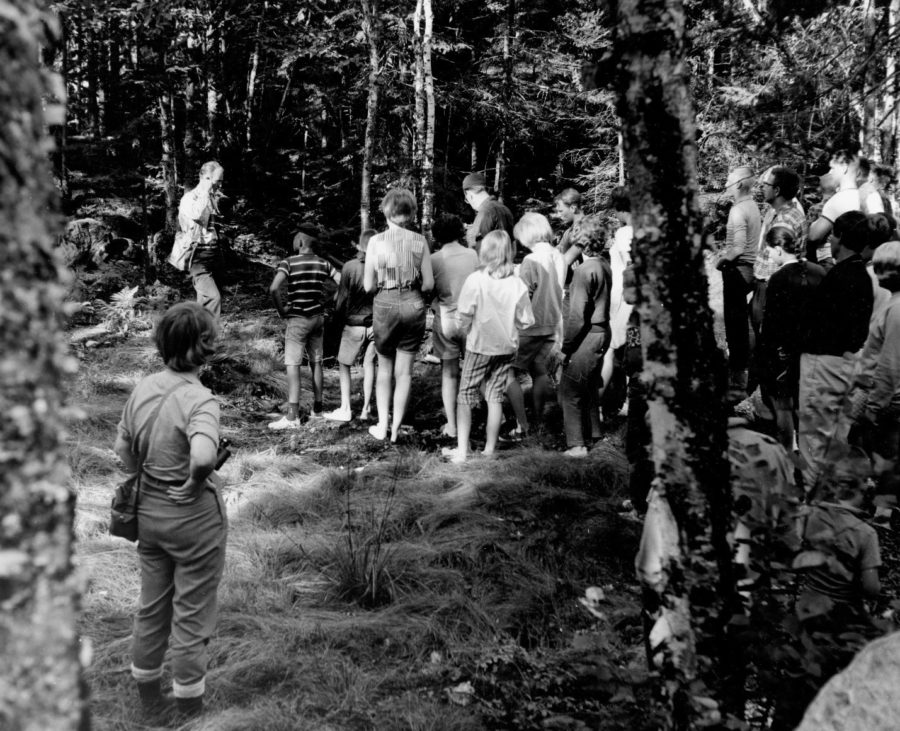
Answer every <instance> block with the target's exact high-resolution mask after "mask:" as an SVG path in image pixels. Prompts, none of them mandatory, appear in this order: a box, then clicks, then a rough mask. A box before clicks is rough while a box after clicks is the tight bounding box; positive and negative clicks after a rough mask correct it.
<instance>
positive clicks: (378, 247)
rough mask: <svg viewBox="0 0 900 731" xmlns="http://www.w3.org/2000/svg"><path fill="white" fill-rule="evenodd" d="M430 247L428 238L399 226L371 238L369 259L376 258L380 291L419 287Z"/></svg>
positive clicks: (376, 271) (375, 265)
mask: <svg viewBox="0 0 900 731" xmlns="http://www.w3.org/2000/svg"><path fill="white" fill-rule="evenodd" d="M427 246H428V244H427V242H426V241H425V237H424V236H422V235H421V234H417V233H416V232H415V231H410V230H408V229H405V228H400V227H399V226H390V227H389V228H388V229H387V230H386V231H382V232H381V233H378V234H375V235H374V236H373V237H372V238H371V239H369V246H368V248H367V249H366V258H368V257H372V262H373V264H374V269H375V281H376V283H377V285H378V289H398V288H403V289H409V288H417V287H418V286H419V285H420V284H421V281H422V258H423V257H424V255H425V249H426V247H427Z"/></svg>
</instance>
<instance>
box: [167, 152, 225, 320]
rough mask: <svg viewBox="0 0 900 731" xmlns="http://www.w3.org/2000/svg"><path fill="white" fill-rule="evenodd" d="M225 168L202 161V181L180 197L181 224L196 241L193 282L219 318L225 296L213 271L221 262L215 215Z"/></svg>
mask: <svg viewBox="0 0 900 731" xmlns="http://www.w3.org/2000/svg"><path fill="white" fill-rule="evenodd" d="M224 173H225V169H224V168H223V167H222V166H221V165H220V164H219V163H217V162H215V161H214V160H213V161H210V162H206V163H203V166H202V167H201V168H200V182H198V183H197V187H196V188H194V189H193V190H189V191H188V192H187V193H185V194H184V195H183V196H182V197H181V202H180V203H179V205H178V227H179V228H180V229H181V231H182V233H184V234H186V235H187V236H190V240H191V241H192V242H194V244H196V248H195V249H194V253H193V257H192V258H191V268H190V273H191V281H192V282H193V283H194V289H195V290H196V291H197V302H199V303H200V304H201V305H202V306H203V307H204V308H206V309H207V310H209V312H211V313H212V315H213V317H215V318H216V321H218V319H219V317H220V316H221V314H222V297H221V295H220V294H219V288H218V287H217V286H216V280H215V279H214V278H213V270H214V269H215V268H216V265H217V264H218V261H219V239H218V235H217V234H216V230H215V227H214V225H213V217H214V216H217V215H218V213H219V206H218V202H219V199H220V197H221V193H220V192H219V188H220V186H221V185H222V176H223V175H224Z"/></svg>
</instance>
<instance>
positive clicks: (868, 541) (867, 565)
mask: <svg viewBox="0 0 900 731" xmlns="http://www.w3.org/2000/svg"><path fill="white" fill-rule="evenodd" d="M803 536H804V538H805V539H806V540H807V541H809V542H810V543H811V544H812V546H813V547H814V548H815V547H817V546H818V545H819V544H820V543H821V544H823V546H822V547H823V548H824V549H825V550H827V551H828V552H829V553H833V554H834V555H835V557H836V558H837V560H838V562H839V563H840V565H841V566H842V567H843V569H844V570H845V571H846V572H847V574H849V575H850V577H851V578H847V576H843V575H841V573H843V572H841V573H838V572H835V571H832V570H830V568H829V567H828V566H827V565H824V566H817V567H815V568H814V569H811V570H810V572H809V574H808V576H807V586H808V587H809V588H810V589H812V590H814V591H817V592H819V593H820V594H824V595H825V596H827V597H830V598H832V599H835V600H837V601H844V602H849V603H851V604H857V603H859V602H860V601H861V599H862V591H861V586H860V577H861V575H862V572H863V571H867V570H870V569H877V568H878V567H879V566H881V552H880V550H879V547H878V534H877V533H876V532H875V529H874V528H873V527H872V526H870V525H869V524H868V523H866V522H865V521H863V520H861V519H860V518H859V517H858V516H857V514H856V511H855V510H853V508H850V507H844V506H842V505H838V504H835V503H824V502H823V503H819V504H817V505H813V506H812V507H811V509H810V514H809V517H808V519H807V521H806V528H805V529H804V531H803Z"/></svg>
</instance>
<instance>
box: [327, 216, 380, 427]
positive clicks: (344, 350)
mask: <svg viewBox="0 0 900 731" xmlns="http://www.w3.org/2000/svg"><path fill="white" fill-rule="evenodd" d="M374 235H375V229H371V228H367V229H366V230H365V231H363V232H362V233H361V234H360V235H359V241H358V242H357V244H356V252H357V253H356V256H354V257H353V258H352V259H351V260H350V261H348V262H347V263H346V264H344V266H343V267H342V268H341V283H340V286H339V287H338V291H337V295H336V297H335V313H336V314H338V315H339V316H341V317H343V320H344V329H343V331H342V332H341V346H340V349H339V350H338V357H337V361H338V369H339V372H340V379H341V405H340V408H337V409H335V410H334V411H329V412H327V413H326V414H325V418H326V419H329V420H331V421H343V422H347V421H350V420H351V419H353V412H352V411H351V409H350V368H351V367H352V366H353V364H354V363H356V359H357V358H358V357H359V354H360V351H363V407H362V411H361V412H360V415H359V418H360V420H361V421H368V420H369V419H371V418H372V412H371V408H370V402H371V398H372V387H373V386H374V385H375V341H374V338H373V333H372V300H373V299H374V295H373V294H371V293H370V292H366V290H365V289H364V288H363V269H364V266H365V264H364V262H365V260H366V247H367V246H368V244H369V239H370V238H372V236H374Z"/></svg>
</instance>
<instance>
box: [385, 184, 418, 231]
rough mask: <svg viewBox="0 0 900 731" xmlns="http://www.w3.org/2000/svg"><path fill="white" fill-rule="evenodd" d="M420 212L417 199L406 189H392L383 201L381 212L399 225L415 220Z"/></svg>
mask: <svg viewBox="0 0 900 731" xmlns="http://www.w3.org/2000/svg"><path fill="white" fill-rule="evenodd" d="M418 210H419V207H418V205H416V197H415V196H414V195H413V194H412V191H410V190H407V189H406V188H391V189H390V190H389V191H388V192H387V193H385V194H384V198H382V199H381V212H382V213H383V214H384V217H385V218H387V219H388V220H390V221H393V222H394V223H397V224H402V223H410V222H411V221H413V220H415V218H416V212H417V211H418Z"/></svg>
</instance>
